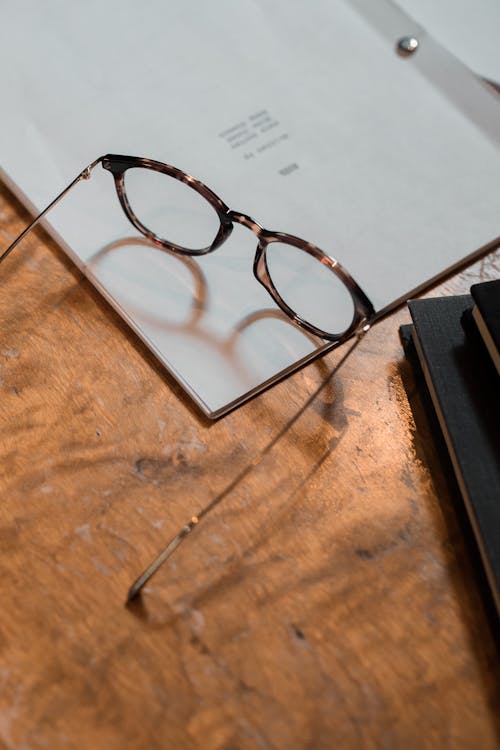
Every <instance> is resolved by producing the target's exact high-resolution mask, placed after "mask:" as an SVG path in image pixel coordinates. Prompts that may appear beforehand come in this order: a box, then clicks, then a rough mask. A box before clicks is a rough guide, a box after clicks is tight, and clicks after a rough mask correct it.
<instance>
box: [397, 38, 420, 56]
mask: <svg viewBox="0 0 500 750" xmlns="http://www.w3.org/2000/svg"><path fill="white" fill-rule="evenodd" d="M417 49H418V39H415V37H414V36H403V37H402V38H401V39H400V40H399V42H398V43H397V45H396V52H397V53H398V55H401V57H408V56H409V55H413V53H414V52H416V50H417Z"/></svg>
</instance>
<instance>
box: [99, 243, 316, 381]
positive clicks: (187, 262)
mask: <svg viewBox="0 0 500 750" xmlns="http://www.w3.org/2000/svg"><path fill="white" fill-rule="evenodd" d="M134 246H135V247H137V246H141V247H146V248H149V249H151V251H152V252H154V253H156V254H157V253H162V254H164V255H166V256H168V257H169V258H171V259H173V260H175V261H176V262H179V263H180V264H181V265H182V266H184V267H185V268H186V269H187V270H188V271H189V273H190V274H191V277H192V291H191V293H190V294H191V299H190V301H189V303H188V304H187V305H185V312H186V315H185V317H184V319H183V320H180V321H176V320H174V319H169V318H168V316H167V315H161V316H160V315H155V314H154V313H153V312H152V311H151V308H150V307H148V308H146V307H145V306H142V305H138V304H137V303H136V301H135V300H133V299H127V308H128V310H129V312H130V313H131V314H132V315H134V316H136V317H137V318H138V319H140V320H142V321H144V322H145V323H147V324H148V325H151V326H153V327H155V328H157V329H161V330H162V331H168V332H171V333H175V334H178V333H182V334H185V335H186V336H188V337H190V338H193V339H197V340H198V341H199V342H200V343H201V342H202V343H203V344H204V345H207V344H208V345H209V346H211V347H212V348H213V350H214V351H216V352H217V353H218V354H220V355H221V356H222V357H223V358H224V359H225V360H226V361H227V363H228V364H229V365H230V366H231V367H232V368H234V370H235V371H236V372H238V373H239V374H240V375H245V370H244V368H243V367H242V365H241V362H240V360H239V359H238V356H237V351H236V350H237V347H238V343H239V341H240V340H241V337H242V334H243V333H244V332H245V331H246V330H247V329H248V328H250V326H252V325H254V324H255V323H258V322H260V321H262V320H270V319H274V320H277V321H279V322H280V323H284V324H286V326H288V327H291V328H292V329H293V330H294V331H296V332H298V333H299V334H300V336H303V337H305V338H306V339H308V340H309V341H310V342H311V343H312V344H313V345H314V346H315V347H318V346H319V345H321V344H323V343H324V342H323V341H322V340H321V339H318V338H317V337H316V336H314V335H313V334H311V333H309V332H308V331H305V330H304V329H303V328H300V327H299V326H298V325H296V324H295V323H294V322H293V321H292V320H291V319H290V318H289V317H288V316H287V315H285V313H284V312H283V311H282V310H280V309H279V308H278V307H276V308H269V307H265V308H261V309H259V310H255V311H252V312H251V313H249V314H247V315H245V316H244V317H243V318H241V319H240V320H238V321H237V322H236V324H235V325H234V326H233V328H232V330H231V331H230V332H229V335H225V336H218V335H217V334H216V333H214V332H213V331H211V330H210V329H209V328H208V327H207V326H203V325H202V323H203V321H204V318H205V317H206V313H207V310H208V302H209V286H208V283H207V279H206V276H205V274H204V272H203V269H202V268H201V266H200V264H199V263H198V262H197V260H196V259H195V258H192V257H189V256H186V255H180V254H179V253H175V252H171V251H169V250H167V249H166V248H162V247H159V246H158V245H156V244H154V243H153V242H151V241H150V240H148V239H146V238H143V237H137V236H132V237H123V238H121V239H119V240H115V241H113V242H110V243H109V244H108V245H105V246H104V247H103V248H101V249H100V250H98V251H97V252H96V253H95V254H94V255H93V256H91V258H90V259H89V260H88V261H87V269H88V271H89V272H90V273H91V274H92V275H94V276H95V277H96V279H97V280H98V279H99V267H100V265H101V264H102V262H103V260H104V259H105V258H106V257H108V256H109V255H111V254H113V253H116V252H117V251H119V250H120V249H123V248H127V247H134ZM316 365H317V367H318V369H319V371H320V372H322V373H324V374H326V373H327V372H328V368H327V367H326V365H325V364H324V363H323V361H322V360H317V362H316Z"/></svg>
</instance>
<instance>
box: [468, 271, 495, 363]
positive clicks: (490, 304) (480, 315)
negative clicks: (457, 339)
mask: <svg viewBox="0 0 500 750" xmlns="http://www.w3.org/2000/svg"><path fill="white" fill-rule="evenodd" d="M470 291H471V295H472V297H473V299H474V302H475V303H476V304H475V306H474V309H473V311H472V316H473V318H474V320H475V321H476V325H477V327H478V328H479V332H480V334H481V336H482V337H483V341H484V343H485V344H486V347H487V349H488V351H489V353H490V356H491V358H492V360H493V362H494V364H495V367H496V368H497V372H498V374H499V375H500V279H497V280H495V281H485V282H483V283H482V284H474V285H473V286H471V289H470Z"/></svg>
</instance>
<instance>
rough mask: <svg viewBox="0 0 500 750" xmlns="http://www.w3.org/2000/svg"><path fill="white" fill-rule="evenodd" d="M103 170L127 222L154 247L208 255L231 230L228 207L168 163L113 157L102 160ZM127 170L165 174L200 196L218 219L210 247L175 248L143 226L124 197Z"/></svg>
mask: <svg viewBox="0 0 500 750" xmlns="http://www.w3.org/2000/svg"><path fill="white" fill-rule="evenodd" d="M103 167H104V168H105V169H109V171H110V172H112V174H113V177H114V180H115V187H116V192H117V194H118V200H119V201H120V204H121V206H122V208H123V210H124V212H125V215H126V216H127V218H128V220H129V221H130V223H131V224H132V225H133V226H134V227H135V228H136V229H137V230H138V231H139V232H140V233H141V234H143V235H144V236H145V237H147V238H148V239H149V240H151V241H152V242H154V244H155V245H158V246H160V247H162V248H164V249H166V250H173V251H174V252H176V253H180V254H181V255H188V256H197V255H207V254H208V253H211V252H213V251H214V250H216V249H217V248H218V247H220V245H221V244H222V243H223V242H225V241H226V240H227V238H228V237H229V235H230V234H231V232H232V230H233V223H232V221H231V220H230V219H229V218H228V213H229V208H228V206H226V204H225V203H223V201H221V199H220V198H219V197H218V196H217V195H215V193H214V192H212V190H210V188H208V187H207V186H206V185H205V184H204V183H203V182H201V181H200V180H196V179H195V178H194V177H192V176H191V175H190V174H188V173H187V172H183V171H182V170H181V169H178V168H177V167H173V166H171V165H170V164H164V163H163V162H159V161H155V160H153V159H143V158H140V157H126V156H114V157H113V158H112V159H111V158H109V157H108V158H107V159H106V158H105V160H104V161H103ZM129 169H148V170H151V171H154V172H160V173H161V174H165V175H167V176H168V177H172V178H173V179H175V180H178V181H179V182H182V183H184V185H186V186H187V187H189V188H191V189H192V190H194V191H196V192H197V193H198V194H199V195H201V197H202V198H204V199H205V200H206V201H207V202H208V203H209V204H210V206H211V207H212V209H214V210H215V212H216V214H217V216H218V219H219V228H218V230H217V233H216V235H215V237H214V239H213V240H212V242H211V243H210V245H207V246H205V247H202V248H188V247H184V246H182V245H177V244H176V243H174V242H170V241H169V240H168V239H166V238H164V237H160V236H159V235H157V234H156V233H155V232H153V231H151V230H150V229H149V228H148V227H147V226H146V225H145V224H143V223H142V222H141V221H140V219H139V218H138V217H137V215H136V214H135V212H134V210H133V208H132V206H131V204H130V202H129V199H128V196H127V190H126V185H125V173H126V172H127V171H128V170H129Z"/></svg>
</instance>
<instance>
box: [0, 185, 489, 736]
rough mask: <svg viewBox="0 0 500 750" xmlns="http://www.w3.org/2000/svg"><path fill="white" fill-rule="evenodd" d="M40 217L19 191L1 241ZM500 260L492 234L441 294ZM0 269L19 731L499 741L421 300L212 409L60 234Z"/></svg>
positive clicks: (4, 671) (11, 726)
mask: <svg viewBox="0 0 500 750" xmlns="http://www.w3.org/2000/svg"><path fill="white" fill-rule="evenodd" d="M27 218H28V217H27V215H26V213H25V212H24V211H23V210H22V209H21V207H20V206H19V204H17V203H16V201H15V200H14V199H13V198H12V197H11V196H10V194H9V193H8V192H7V191H6V190H5V189H3V190H2V191H0V233H1V243H2V246H6V245H7V244H8V242H9V240H10V239H11V238H13V236H15V235H16V234H17V233H18V232H19V231H20V229H21V228H22V227H23V225H25V223H27ZM499 273H500V253H498V252H497V253H496V254H495V253H491V254H490V255H489V256H488V257H486V258H484V259H483V260H481V261H480V262H478V263H476V264H475V265H473V266H471V267H469V268H468V269H466V270H465V271H463V273H461V274H460V275H457V276H455V277H453V278H451V279H449V280H448V281H447V282H446V283H445V284H443V285H442V286H441V287H439V288H436V289H434V290H432V294H433V295H437V294H441V293H445V294H451V293H459V292H464V291H467V290H468V288H469V286H470V284H471V283H473V282H475V281H477V280H479V279H481V280H483V279H489V278H493V277H495V276H498V275H499ZM1 283H2V294H1V299H0V309H1V346H0V363H1V371H0V374H1V384H2V390H1V415H2V478H1V484H2V501H1V525H0V537H1V541H2V544H1V556H0V560H1V566H2V568H1V573H2V575H1V586H2V589H1V590H2V611H1V616H0V647H1V662H0V686H1V689H0V743H1V742H3V745H4V746H5V747H6V748H22V749H23V750H25V749H26V750H28V749H29V750H31V749H32V748H50V749H51V750H53V749H55V748H65V750H71V749H72V748H75V749H76V748H78V749H79V750H80V749H81V748H92V750H95V749H97V750H100V748H103V749H104V750H114V749H115V748H116V749H118V748H119V749H120V750H123V748H127V749H128V748H145V749H146V750H152V749H153V748H162V749H163V748H169V749H170V748H173V749H175V750H177V749H179V748H180V749H183V748H203V750H216V749H217V750H247V749H248V750H256V749H258V748H262V749H263V750H295V749H299V748H300V749H301V750H302V749H304V750H305V749H306V748H307V749H308V750H323V749H324V750H333V749H334V748H377V749H378V748H383V749H384V750H385V749H387V750H389V749H390V748H404V750H410V749H411V748H418V749H419V750H420V749H421V748H440V749H442V748H474V750H476V749H479V748H480V749H481V750H486V749H487V748H497V747H498V746H499V742H500V711H499V706H500V676H499V666H500V659H499V653H500V651H499V643H498V640H495V629H496V628H497V627H498V621H497V620H495V616H494V613H493V611H492V607H491V603H490V601H489V599H488V597H487V593H486V592H485V587H484V580H483V576H482V571H481V567H480V565H479V563H478V558H477V553H476V552H475V550H474V547H473V545H472V544H471V539H470V534H468V533H467V527H466V523H465V522H464V518H463V512H462V511H461V510H460V508H461V506H460V500H459V495H458V493H457V490H456V487H455V486H454V484H453V481H452V479H451V478H450V473H449V468H448V467H447V464H446V462H443V461H442V457H441V455H440V450H438V448H437V447H436V443H435V442H434V437H433V434H432V433H431V432H430V430H429V426H428V421H427V418H426V415H425V413H424V412H423V410H422V406H421V403H420V400H419V396H418V393H417V391H416V390H415V386H414V385H413V383H412V380H411V373H410V371H409V368H408V366H407V364H406V362H405V360H404V358H403V355H402V351H401V346H400V343H399V340H398V326H399V325H400V324H401V323H403V322H407V321H408V320H409V318H408V313H407V311H406V310H400V311H399V312H397V313H395V314H394V315H391V316H390V317H388V318H387V319H385V320H384V321H382V322H380V323H379V324H377V325H376V326H375V327H374V328H373V329H372V330H371V331H370V332H369V334H368V335H367V336H366V337H365V338H364V339H363V340H362V341H361V343H360V344H359V345H358V346H357V347H356V348H355V350H354V351H353V352H351V354H350V356H349V357H347V358H346V359H345V361H343V363H342V365H341V366H340V367H338V368H337V369H336V367H337V365H338V363H339V362H340V361H341V360H342V357H343V355H344V354H345V353H346V351H347V348H348V345H345V346H344V347H342V348H341V349H339V350H337V351H335V352H332V353H331V354H330V355H329V356H328V357H326V358H325V359H324V360H322V361H321V362H318V363H317V364H315V365H311V366H309V367H307V368H305V369H304V370H302V371H301V372H299V373H298V374H296V375H295V376H293V377H291V378H290V379H288V380H287V381H286V382H283V383H281V384H280V385H278V386H277V387H275V388H273V389H271V390H270V391H268V392H267V393H265V394H264V395H261V396H259V397H258V398H257V399H254V400H253V401H252V402H250V403H248V404H247V405H245V406H243V407H242V408H240V409H238V410H236V411H235V412H233V413H232V414H230V415H229V416H227V417H225V418H223V419H221V420H220V421H218V422H216V423H211V422H209V421H208V420H206V419H205V418H203V417H201V416H200V414H199V413H198V412H197V411H196V409H195V408H194V407H193V406H191V403H190V401H189V399H188V398H187V397H185V396H184V395H183V393H182V391H181V390H180V388H179V387H178V386H177V385H176V383H175V382H174V381H173V380H172V379H171V378H170V377H169V376H167V375H166V374H165V373H164V371H163V370H162V368H161V366H159V365H158V364H157V363H156V361H155V359H154V358H153V356H152V355H150V354H149V353H148V351H147V350H146V349H145V347H144V346H143V345H142V344H141V343H140V342H139V341H138V340H137V338H136V337H135V336H134V335H133V334H132V333H130V332H129V330H128V329H127V327H126V326H125V325H124V324H123V323H122V321H121V320H120V319H119V317H118V316H117V315H116V314H115V313H114V312H113V311H112V310H111V309H110V308H109V306H108V305H107V304H106V303H105V302H103V301H102V300H101V298H100V297H99V295H98V294H97V293H96V292H95V291H94V290H93V288H92V287H91V286H90V284H89V283H88V282H87V281H86V280H84V279H83V278H82V276H81V275H80V273H79V272H77V271H76V270H75V268H74V267H73V266H72V265H71V263H70V262H69V261H68V260H67V259H66V258H65V256H64V255H63V254H62V253H61V251H60V250H58V249H57V247H56V246H55V244H54V243H53V242H52V241H50V240H49V239H48V237H47V236H46V235H45V234H44V233H43V232H41V231H38V230H37V231H36V232H34V233H32V234H31V236H29V237H28V238H27V239H26V240H25V241H24V243H23V245H22V246H21V247H19V248H18V249H16V251H15V252H14V253H13V254H12V255H11V256H10V257H9V258H8V259H7V261H6V262H5V263H4V264H3V265H2V268H1ZM322 383H325V385H324V386H323V388H322V390H320V392H319V393H318V394H317V396H316V397H315V398H314V399H313V400H312V402H311V403H309V404H308V405H307V406H306V407H305V408H303V407H304V405H305V404H306V403H307V401H308V399H309V398H310V397H311V395H312V394H313V393H314V392H315V391H316V390H317V389H318V388H319V386H320V385H321V384H322ZM405 386H406V387H405ZM408 393H409V394H410V396H409V397H408ZM409 402H410V403H409ZM410 404H411V406H410ZM412 409H413V412H412ZM414 415H415V417H414ZM414 418H415V419H416V421H417V424H418V427H419V431H418V432H416V429H415V422H414ZM285 428H287V429H285ZM278 435H279V438H278V439H277V440H276V437H277V436H278ZM273 443H274V444H273ZM270 446H271V447H270ZM252 462H253V468H252V470H251V471H250V472H249V473H248V475H247V476H246V477H245V478H244V479H243V480H242V481H240V482H239V483H237V485H236V487H235V488H234V490H233V491H232V492H231V493H229V494H228V496H227V497H225V499H224V500H223V501H222V502H220V503H219V505H218V506H217V507H216V508H215V509H214V510H213V511H212V512H211V513H210V514H209V515H208V516H207V517H206V518H205V519H204V520H203V522H202V523H200V524H199V526H198V527H197V529H196V530H195V531H194V532H193V533H192V534H191V536H190V537H188V538H187V539H186V541H185V543H184V544H183V545H182V546H181V547H180V548H179V549H178V551H177V552H176V554H175V555H174V556H173V557H172V558H171V560H170V561H169V562H168V563H167V564H166V565H165V566H164V567H163V568H162V569H161V570H160V571H159V572H158V574H157V575H156V576H155V577H154V578H153V579H152V581H151V582H150V584H149V585H148V587H147V589H146V590H145V592H144V595H143V596H142V598H141V599H140V600H139V601H138V602H137V603H136V604H134V605H133V606H129V607H126V606H125V605H124V602H125V597H126V593H127V589H128V587H129V585H130V583H131V582H132V580H133V579H134V578H135V577H136V576H137V575H138V574H139V573H140V572H141V570H142V569H143V568H144V566H145V565H146V564H147V563H149V562H150V560H151V559H152V557H153V556H154V555H155V554H156V553H157V552H158V551H159V550H160V549H161V548H162V546H163V544H164V543H165V542H166V541H167V540H168V539H169V538H170V537H171V536H172V535H173V534H174V533H175V532H176V531H177V530H178V529H179V528H180V527H182V525H183V524H184V523H185V522H186V521H187V520H189V518H190V517H191V516H192V515H193V513H196V512H197V511H198V510H199V509H200V508H202V507H204V506H205V505H206V504H207V503H209V502H210V501H211V500H212V499H213V498H214V497H216V496H217V494H218V493H220V492H221V491H223V490H224V488H225V487H226V486H227V485H228V484H229V483H230V482H231V480H233V479H234V478H235V477H236V476H237V475H238V473H239V472H240V471H242V470H243V469H244V468H245V467H246V466H248V465H249V464H252Z"/></svg>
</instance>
